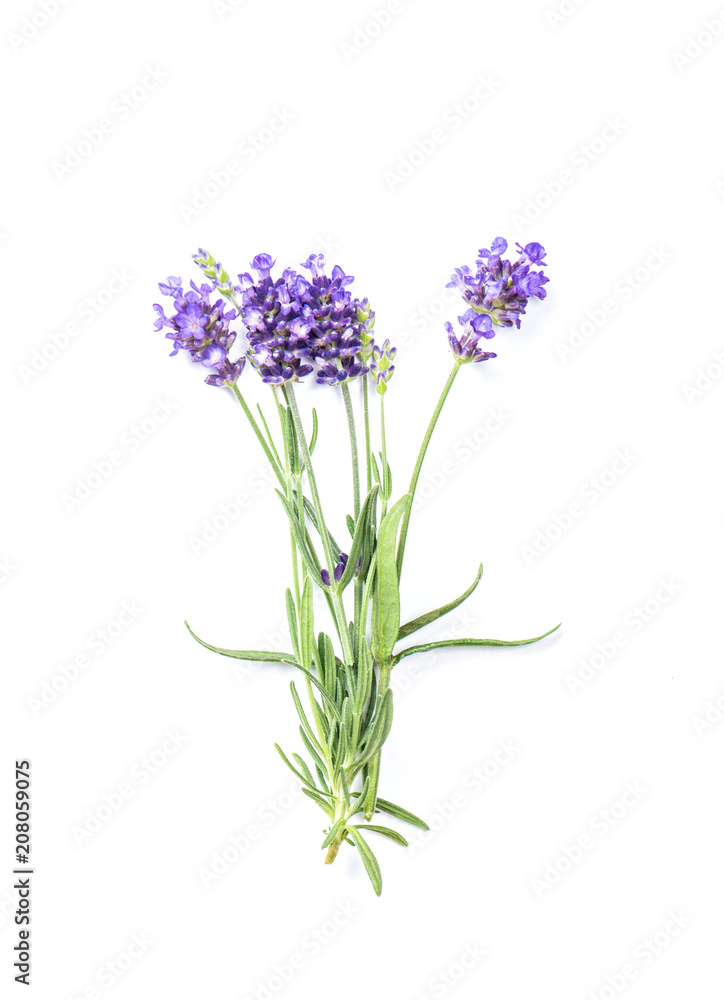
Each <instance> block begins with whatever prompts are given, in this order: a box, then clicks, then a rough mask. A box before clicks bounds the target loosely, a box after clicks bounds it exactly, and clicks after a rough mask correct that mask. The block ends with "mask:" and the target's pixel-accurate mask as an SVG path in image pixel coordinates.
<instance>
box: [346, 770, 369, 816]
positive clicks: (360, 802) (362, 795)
mask: <svg viewBox="0 0 724 1000" xmlns="http://www.w3.org/2000/svg"><path fill="white" fill-rule="evenodd" d="M369 787H370V779H369V778H365V783H364V785H363V786H362V791H361V792H352V795H353V796H355V795H356V796H358V799H357V802H356V803H355V805H354V808H353V809H352V812H351V813H350V814H349V817H348V818H349V819H352V817H353V816H356V815H357V813H361V812H362V810H363V809H364V807H365V800H366V798H367V792H368V791H369Z"/></svg>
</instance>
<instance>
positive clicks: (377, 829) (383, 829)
mask: <svg viewBox="0 0 724 1000" xmlns="http://www.w3.org/2000/svg"><path fill="white" fill-rule="evenodd" d="M352 829H353V830H360V829H362V830H364V831H365V833H366V832H367V831H368V830H371V831H372V832H373V833H381V834H382V836H383V837H389V838H390V840H394V842H395V843H396V844H399V845H400V847H409V846H410V845H409V843H408V842H407V841H406V840H405V838H404V837H403V836H402V834H401V833H398V832H397V830H391V829H390V828H389V826H376V825H375V824H374V823H365V825H364V826H363V827H359V826H355V825H354V824H352Z"/></svg>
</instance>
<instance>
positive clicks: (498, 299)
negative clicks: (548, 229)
mask: <svg viewBox="0 0 724 1000" xmlns="http://www.w3.org/2000/svg"><path fill="white" fill-rule="evenodd" d="M516 246H517V247H518V250H519V251H520V257H519V258H518V259H517V260H516V261H515V262H511V261H510V260H505V259H503V256H502V255H503V254H504V253H505V252H506V251H507V249H508V243H507V240H504V239H503V237H502V236H496V238H495V239H494V240H493V242H492V243H491V245H490V249H487V248H483V249H481V250H479V251H478V259H477V261H476V264H477V270H476V271H475V272H473V271H472V270H471V268H469V267H468V266H467V265H464V266H463V267H460V268H456V270H455V273H454V274H453V275H452V277H451V279H450V282H449V283H448V285H447V287H448V288H457V289H459V290H460V292H461V293H462V296H463V298H464V299H465V301H466V302H467V303H468V305H469V306H470V308H472V309H474V310H475V312H476V313H481V314H483V315H486V316H489V317H490V319H491V321H492V322H493V324H494V325H495V326H513V325H515V326H517V327H520V318H521V316H523V315H524V313H525V309H526V305H527V303H528V300H529V299H530V298H538V299H544V298H545V297H546V290H545V287H544V286H545V285H546V284H547V282H548V278H547V277H546V275H545V274H544V273H543V271H536V270H535V269H534V268H535V267H545V266H546V264H545V261H544V257H545V255H546V252H545V249H544V248H543V247H542V246H541V244H540V243H526V245H525V246H524V247H522V246H521V245H520V243H518V244H516Z"/></svg>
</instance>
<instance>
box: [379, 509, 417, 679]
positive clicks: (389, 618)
mask: <svg viewBox="0 0 724 1000" xmlns="http://www.w3.org/2000/svg"><path fill="white" fill-rule="evenodd" d="M409 502H410V494H409V493H408V494H406V495H405V496H404V497H402V499H401V500H398V501H397V503H396V504H395V505H394V507H392V508H390V510H389V511H388V513H387V514H386V515H385V516H384V517H383V518H382V522H381V524H380V530H379V532H378V534H377V569H376V571H375V585H374V596H373V600H372V652H373V654H374V657H375V660H377V662H378V663H384V662H385V661H386V660H387V659H388V658H389V656H390V654H391V653H392V649H393V647H394V645H395V643H396V642H397V635H398V633H399V631H400V587H399V582H398V579H397V529H398V526H399V523H400V518H401V517H402V515H403V514H404V513H405V510H406V509H407V505H408V504H409Z"/></svg>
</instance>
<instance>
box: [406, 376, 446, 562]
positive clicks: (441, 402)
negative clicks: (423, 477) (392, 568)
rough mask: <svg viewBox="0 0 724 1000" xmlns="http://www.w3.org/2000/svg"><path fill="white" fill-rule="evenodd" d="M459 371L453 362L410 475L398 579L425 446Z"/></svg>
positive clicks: (428, 441)
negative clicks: (408, 498) (408, 500)
mask: <svg viewBox="0 0 724 1000" xmlns="http://www.w3.org/2000/svg"><path fill="white" fill-rule="evenodd" d="M459 370H460V362H459V361H458V360H455V362H454V364H453V368H452V371H451V372H450V374H449V376H448V380H447V382H446V383H445V388H444V389H443V390H442V393H441V394H440V398H439V399H438V401H437V406H436V407H435V410H434V412H433V414H432V418H431V419H430V423H429V425H428V428H427V430H426V431H425V437H424V438H423V440H422V445H421V446H420V453H419V455H418V456H417V462H416V463H415V468H414V470H413V473H412V479H411V480H410V488H409V490H408V491H407V492H408V493H409V494H410V502H409V503H408V505H407V510H406V511H405V513H404V515H403V517H402V524H401V526H400V541H399V543H398V546H397V577H398V579H399V577H400V575H401V573H402V560H403V559H404V557H405V542H406V540H407V529H408V526H409V524H410V515H411V513H412V504H413V501H414V499H415V490H416V489H417V481H418V479H419V478H420V471H421V469H422V463H423V462H424V460H425V454H426V452H427V446H428V445H429V444H430V438H431V437H432V432H433V431H434V430H435V424H436V423H437V420H438V417H439V416H440V412H441V410H442V408H443V406H444V405H445V400H446V399H447V397H448V393H449V392H450V390H451V388H452V384H453V382H454V381H455V376H456V375H457V373H458V371H459Z"/></svg>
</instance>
